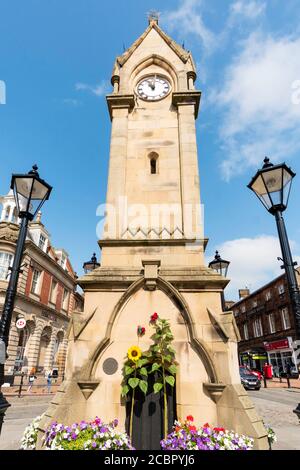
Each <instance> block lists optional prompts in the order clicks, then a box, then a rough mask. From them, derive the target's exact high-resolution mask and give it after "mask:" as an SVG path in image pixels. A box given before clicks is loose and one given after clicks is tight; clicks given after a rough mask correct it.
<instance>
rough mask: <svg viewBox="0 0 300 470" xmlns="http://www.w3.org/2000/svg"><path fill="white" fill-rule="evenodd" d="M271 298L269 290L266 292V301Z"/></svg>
mask: <svg viewBox="0 0 300 470" xmlns="http://www.w3.org/2000/svg"><path fill="white" fill-rule="evenodd" d="M271 297H272V295H271V291H270V290H268V291H267V292H266V300H270V299H271Z"/></svg>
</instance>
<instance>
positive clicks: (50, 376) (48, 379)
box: [47, 372, 52, 393]
mask: <svg viewBox="0 0 300 470" xmlns="http://www.w3.org/2000/svg"><path fill="white" fill-rule="evenodd" d="M51 378H52V375H51V372H49V373H48V375H47V389H48V393H51V385H52V381H51Z"/></svg>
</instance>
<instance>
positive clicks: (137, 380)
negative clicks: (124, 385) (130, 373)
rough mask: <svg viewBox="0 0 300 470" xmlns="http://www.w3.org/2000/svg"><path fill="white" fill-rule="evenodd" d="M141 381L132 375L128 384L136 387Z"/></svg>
mask: <svg viewBox="0 0 300 470" xmlns="http://www.w3.org/2000/svg"><path fill="white" fill-rule="evenodd" d="M139 381H140V379H138V378H137V377H131V378H130V379H129V380H128V385H129V386H130V387H131V388H136V387H137V386H138V384H139Z"/></svg>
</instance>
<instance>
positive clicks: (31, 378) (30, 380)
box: [27, 369, 36, 393]
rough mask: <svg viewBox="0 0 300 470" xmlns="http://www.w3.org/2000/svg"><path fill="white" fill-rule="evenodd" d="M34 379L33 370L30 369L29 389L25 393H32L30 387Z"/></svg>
mask: <svg viewBox="0 0 300 470" xmlns="http://www.w3.org/2000/svg"><path fill="white" fill-rule="evenodd" d="M35 379H36V375H35V369H31V371H30V374H29V378H28V382H29V387H28V389H27V392H29V393H32V392H31V389H32V386H33V384H34V381H35Z"/></svg>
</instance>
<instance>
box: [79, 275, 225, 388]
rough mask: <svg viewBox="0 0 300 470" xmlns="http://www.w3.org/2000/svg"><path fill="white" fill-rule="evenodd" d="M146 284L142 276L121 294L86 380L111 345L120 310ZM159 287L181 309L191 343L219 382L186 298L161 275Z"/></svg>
mask: <svg viewBox="0 0 300 470" xmlns="http://www.w3.org/2000/svg"><path fill="white" fill-rule="evenodd" d="M144 284H145V279H144V278H141V279H138V280H137V281H135V282H134V283H133V284H132V285H131V286H130V287H129V288H128V289H127V290H126V292H124V294H123V295H122V296H121V298H120V299H119V301H118V302H117V304H116V305H115V307H114V310H113V312H112V314H111V316H110V320H109V323H108V325H107V330H106V335H105V338H104V339H103V340H102V341H101V342H100V343H99V344H98V346H97V347H96V348H95V350H94V351H93V353H92V355H91V356H90V359H89V362H88V365H87V368H86V369H85V379H86V380H91V379H93V377H94V374H95V370H96V368H97V365H98V361H99V359H100V357H101V355H102V353H103V351H104V350H105V349H106V348H107V347H108V346H109V344H110V342H111V340H110V338H111V333H112V328H113V325H114V322H115V320H116V318H117V316H118V314H119V312H120V311H121V310H122V308H123V307H124V306H125V305H126V303H127V302H128V301H129V300H130V298H131V297H132V295H133V294H135V292H137V291H138V290H139V289H141V288H142V287H143V286H144ZM157 287H158V288H159V289H161V291H163V292H164V293H165V294H166V295H167V296H168V297H169V299H170V300H171V301H172V302H173V303H174V305H175V306H176V307H177V308H178V309H179V311H180V313H181V314H182V317H183V319H184V321H185V324H186V326H187V329H188V335H189V338H190V344H191V346H192V348H193V349H194V350H195V351H196V352H197V354H198V355H199V357H200V358H201V360H202V362H203V365H204V367H205V370H206V372H207V375H208V377H209V381H210V382H211V383H218V377H217V372H216V369H215V366H214V363H213V361H212V358H211V356H210V353H209V352H208V351H207V349H206V347H205V345H204V344H203V342H202V341H201V340H199V339H198V338H196V337H195V329H194V323H193V320H192V315H191V312H190V309H189V307H188V305H187V303H186V301H185V299H184V298H183V296H182V295H181V294H180V292H178V290H177V289H175V287H174V286H173V285H172V284H171V283H170V282H168V281H166V280H164V279H163V278H161V277H158V278H157Z"/></svg>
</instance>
